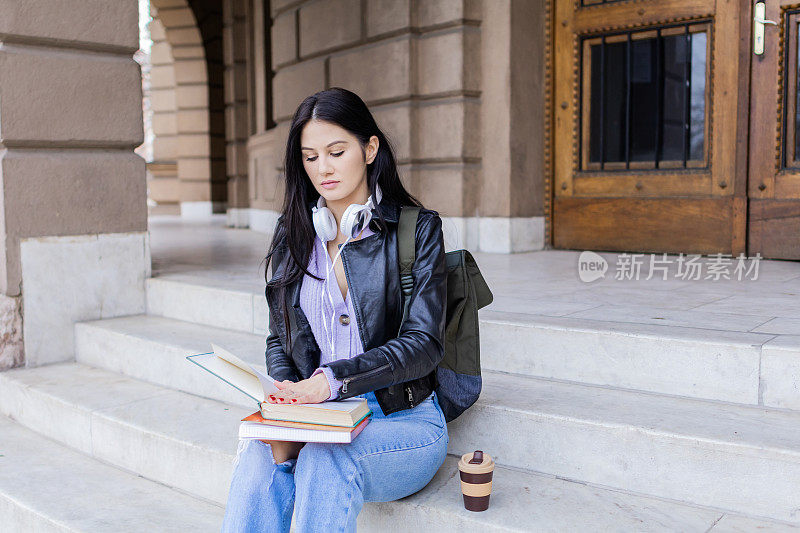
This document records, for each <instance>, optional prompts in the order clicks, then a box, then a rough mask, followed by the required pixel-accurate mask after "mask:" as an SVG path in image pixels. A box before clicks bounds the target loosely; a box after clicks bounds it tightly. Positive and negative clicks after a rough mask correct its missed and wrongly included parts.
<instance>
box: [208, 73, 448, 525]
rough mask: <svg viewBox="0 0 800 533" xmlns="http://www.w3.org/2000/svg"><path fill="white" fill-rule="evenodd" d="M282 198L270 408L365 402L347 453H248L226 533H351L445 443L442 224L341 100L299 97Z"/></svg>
mask: <svg viewBox="0 0 800 533" xmlns="http://www.w3.org/2000/svg"><path fill="white" fill-rule="evenodd" d="M285 169H286V173H285V175H286V195H285V198H284V202H283V213H282V214H281V216H280V217H279V218H278V221H277V224H276V228H275V233H274V236H273V239H272V243H271V245H270V249H269V253H268V254H267V258H266V259H267V267H269V265H270V263H271V265H272V271H273V273H272V277H271V279H270V275H269V274H267V276H266V277H267V288H266V296H267V302H268V305H269V309H270V328H269V335H268V336H267V349H266V360H267V369H268V371H269V374H270V375H271V376H272V377H273V378H274V379H276V380H278V381H279V384H278V388H279V389H280V391H279V392H278V393H276V394H274V395H272V396H270V397H269V398H267V399H266V401H268V402H272V403H287V404H300V403H317V402H322V401H326V400H335V399H344V398H350V397H354V396H358V397H363V398H366V399H367V402H368V405H369V407H370V409H371V410H372V413H373V414H372V416H371V420H370V422H369V423H368V424H367V426H366V427H365V428H364V430H363V431H362V432H361V434H360V435H358V436H357V437H356V438H355V440H354V441H353V442H351V443H349V444H331V443H313V442H310V443H287V442H278V441H259V440H255V441H244V442H243V443H241V445H240V449H239V452H238V453H237V461H236V466H235V469H234V473H233V479H232V481H231V486H230V492H229V496H228V503H227V507H226V510H225V519H224V523H223V527H222V529H223V531H237V532H241V531H289V527H290V524H291V521H292V512H293V511H294V517H295V521H296V524H295V526H296V528H297V531H303V532H313V531H324V532H333V531H355V530H356V518H357V516H358V513H359V511H360V510H361V508H362V505H363V502H365V501H391V500H396V499H398V498H402V497H405V496H408V495H410V494H413V493H415V492H417V491H419V490H420V489H422V488H423V487H425V485H427V484H428V482H429V481H430V480H431V479H432V478H433V476H434V474H435V473H436V471H437V470H438V469H439V467H440V466H441V465H442V463H443V462H444V459H445V455H446V453H447V445H448V442H449V437H448V434H447V425H446V424H445V419H444V415H443V413H442V410H441V408H440V407H439V404H438V402H437V401H436V395H435V393H434V392H433V389H434V386H435V376H436V366H437V365H438V363H439V362H440V361H441V359H442V358H443V356H444V325H445V314H444V313H445V302H446V296H447V287H446V272H445V258H444V241H443V235H442V221H441V219H440V217H439V214H438V213H437V212H436V211H432V210H428V209H424V208H422V206H421V204H420V203H419V202H418V201H417V200H416V199H415V198H414V197H412V196H411V195H410V194H409V193H408V192H407V191H406V190H405V188H404V187H403V184H402V183H401V181H400V178H399V176H398V173H397V168H396V163H395V157H394V154H393V153H392V148H391V146H390V145H389V143H388V141H387V140H386V137H385V136H384V134H383V133H382V132H381V130H380V129H379V128H378V126H377V124H376V123H375V120H374V118H373V117H372V114H371V113H370V112H369V110H368V109H367V106H366V105H365V104H364V102H363V101H362V100H361V99H360V98H359V97H358V96H357V95H356V94H354V93H352V92H350V91H347V90H345V89H341V88H332V89H329V90H326V91H321V92H318V93H316V94H314V95H312V96H309V97H308V98H306V99H305V100H304V101H303V102H302V103H301V104H300V106H299V107H298V108H297V111H296V112H295V114H294V117H293V119H292V123H291V126H290V129H289V135H288V141H287V145H286V155H285ZM401 205H409V206H419V207H420V208H421V209H420V212H419V217H418V219H417V227H416V232H415V239H416V260H415V262H414V266H413V269H412V274H413V277H414V288H413V292H412V295H411V298H410V301H409V311H408V316H407V317H406V320H405V321H404V322H403V325H402V329H400V324H401V318H402V314H403V309H402V300H401V288H400V279H399V271H400V268H399V266H398V263H397V261H398V258H397V253H398V251H397V223H398V219H399V215H400V206H401Z"/></svg>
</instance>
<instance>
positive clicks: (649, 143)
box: [552, 0, 774, 255]
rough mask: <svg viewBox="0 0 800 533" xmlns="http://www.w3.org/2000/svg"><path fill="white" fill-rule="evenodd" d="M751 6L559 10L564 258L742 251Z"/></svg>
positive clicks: (595, 5) (558, 212)
mask: <svg viewBox="0 0 800 533" xmlns="http://www.w3.org/2000/svg"><path fill="white" fill-rule="evenodd" d="M748 4H749V2H747V1H741V0H716V1H715V0H636V1H633V0H553V4H552V6H553V9H554V21H553V22H554V23H553V33H554V42H553V45H554V48H553V68H554V81H553V91H554V92H553V114H554V116H553V120H554V124H553V126H554V160H553V168H554V176H553V180H554V182H553V183H554V187H553V191H554V198H553V244H554V246H555V247H556V248H569V249H593V250H610V251H623V250H624V251H641V252H672V253H678V252H684V253H704V254H712V253H724V254H732V255H738V254H739V253H742V252H745V236H746V225H747V221H746V213H747V144H746V139H747V126H748V122H747V116H748V96H747V95H748V84H749V43H750V41H749V35H750V27H751V23H750V19H749V18H748V17H749V16H750V15H749V9H750V7H749V6H748ZM773 102H774V99H773ZM737 138H738V139H739V140H740V141H741V139H745V143H744V144H742V143H741V142H739V143H737Z"/></svg>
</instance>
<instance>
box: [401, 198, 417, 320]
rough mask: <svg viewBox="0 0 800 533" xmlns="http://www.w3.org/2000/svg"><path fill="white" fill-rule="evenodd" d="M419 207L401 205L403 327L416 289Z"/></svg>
mask: <svg viewBox="0 0 800 533" xmlns="http://www.w3.org/2000/svg"><path fill="white" fill-rule="evenodd" d="M418 215H419V207H414V206H401V207H400V221H399V222H398V227H397V249H398V253H397V258H398V263H399V267H400V289H401V291H402V295H403V320H402V322H400V326H401V327H402V325H403V322H405V320H406V317H407V316H408V303H409V301H410V300H411V291H412V290H413V289H414V278H413V277H412V276H411V269H412V268H413V267H414V261H415V260H416V255H417V250H416V248H417V239H416V233H417V216H418Z"/></svg>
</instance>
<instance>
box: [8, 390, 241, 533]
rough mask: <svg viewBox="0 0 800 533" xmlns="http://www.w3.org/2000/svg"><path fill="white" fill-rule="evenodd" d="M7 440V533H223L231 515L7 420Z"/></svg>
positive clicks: (210, 504) (219, 508) (216, 506)
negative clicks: (221, 528)
mask: <svg viewBox="0 0 800 533" xmlns="http://www.w3.org/2000/svg"><path fill="white" fill-rule="evenodd" d="M0 375H2V374H0ZM0 397H2V395H0ZM0 435H2V437H0V524H2V525H1V526H0V529H2V530H3V531H7V532H9V533H11V532H28V531H37V532H51V531H53V532H67V531H69V532H76V531H85V532H92V533H99V532H114V533H116V532H119V531H163V532H175V533H179V532H184V531H198V532H202V531H207V532H209V533H211V532H218V531H219V526H220V524H221V523H222V517H223V514H224V512H225V511H224V509H223V507H222V506H220V505H218V504H214V503H210V502H207V501H203V500H200V499H198V498H195V497H192V496H189V495H187V494H184V493H182V492H180V491H177V490H175V489H172V488H170V487H167V486H164V485H162V484H160V483H156V482H154V481H150V480H147V479H143V478H142V477H140V476H138V475H136V474H135V473H130V472H125V471H123V470H120V469H118V468H115V467H113V466H110V465H108V464H104V463H102V462H100V461H98V460H97V459H92V458H91V457H88V456H86V455H84V454H82V453H79V452H77V451H75V450H72V449H70V448H68V447H66V446H64V445H62V444H58V443H56V442H53V441H52V440H50V439H48V438H45V437H42V436H41V435H39V434H38V433H35V432H33V431H31V430H29V429H26V428H24V427H22V425H20V424H17V423H15V422H13V421H12V420H10V419H9V418H7V417H5V416H0Z"/></svg>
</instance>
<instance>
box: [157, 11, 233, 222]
mask: <svg viewBox="0 0 800 533" xmlns="http://www.w3.org/2000/svg"><path fill="white" fill-rule="evenodd" d="M151 11H152V16H153V18H154V19H157V20H158V23H159V24H160V25H161V26H162V27H163V29H164V36H165V42H166V43H167V44H168V45H169V47H170V49H171V52H172V59H173V63H172V67H173V72H174V87H175V90H174V95H175V134H174V135H175V141H174V145H175V147H174V156H175V160H176V162H177V199H178V201H179V202H180V210H181V214H182V215H183V216H186V217H191V218H194V217H205V216H209V215H210V214H211V213H212V212H213V213H219V212H224V211H225V206H226V200H227V183H226V168H225V119H224V95H223V84H222V71H223V62H222V22H221V21H222V13H221V8H220V6H219V2H214V1H211V0H194V1H188V0H151ZM154 118H155V117H154ZM157 142H158V141H157V140H156V143H157Z"/></svg>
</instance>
